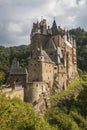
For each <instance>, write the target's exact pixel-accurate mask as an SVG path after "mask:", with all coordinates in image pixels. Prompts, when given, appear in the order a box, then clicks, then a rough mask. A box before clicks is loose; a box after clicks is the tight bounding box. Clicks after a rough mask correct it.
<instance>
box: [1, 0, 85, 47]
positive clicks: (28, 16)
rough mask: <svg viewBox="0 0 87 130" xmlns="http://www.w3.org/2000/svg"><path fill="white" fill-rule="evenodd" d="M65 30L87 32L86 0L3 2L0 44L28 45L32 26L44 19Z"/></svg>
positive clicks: (12, 0)
mask: <svg viewBox="0 0 87 130" xmlns="http://www.w3.org/2000/svg"><path fill="white" fill-rule="evenodd" d="M42 16H43V18H46V19H47V23H48V24H50V26H51V25H52V22H53V18H54V17H55V19H56V22H57V25H60V26H62V27H63V28H64V27H65V28H74V27H79V26H80V27H81V28H84V29H85V30H87V0H0V45H4V46H15V45H16V46H18V45H21V44H27V45H28V44H29V43H30V41H29V35H30V32H31V28H32V23H33V22H36V21H37V19H38V20H39V21H40V20H41V17H42Z"/></svg>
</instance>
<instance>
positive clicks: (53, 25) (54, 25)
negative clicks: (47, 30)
mask: <svg viewBox="0 0 87 130" xmlns="http://www.w3.org/2000/svg"><path fill="white" fill-rule="evenodd" d="M52 34H53V35H57V34H58V30H57V24H56V21H55V17H54V21H53V24H52Z"/></svg>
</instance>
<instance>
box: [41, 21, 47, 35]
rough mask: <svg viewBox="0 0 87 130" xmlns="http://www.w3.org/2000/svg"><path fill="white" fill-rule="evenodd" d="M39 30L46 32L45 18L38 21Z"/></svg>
mask: <svg viewBox="0 0 87 130" xmlns="http://www.w3.org/2000/svg"><path fill="white" fill-rule="evenodd" d="M40 30H41V34H45V35H46V34H47V24H46V19H43V20H41V22H40Z"/></svg>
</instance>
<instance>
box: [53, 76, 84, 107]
mask: <svg viewBox="0 0 87 130" xmlns="http://www.w3.org/2000/svg"><path fill="white" fill-rule="evenodd" d="M81 90H82V79H81V78H76V79H74V81H73V82H72V83H71V85H70V86H68V87H67V89H66V90H64V91H62V92H60V93H59V94H55V95H53V96H52V97H51V104H52V106H54V105H56V104H57V103H58V101H60V100H62V99H64V98H66V97H68V98H69V97H71V96H74V94H75V93H78V92H80V91H81Z"/></svg>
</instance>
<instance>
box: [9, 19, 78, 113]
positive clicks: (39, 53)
mask: <svg viewBox="0 0 87 130" xmlns="http://www.w3.org/2000/svg"><path fill="white" fill-rule="evenodd" d="M30 37H31V44H30V48H31V55H30V57H29V58H28V68H27V71H26V70H21V69H20V68H19V66H16V69H17V72H16V71H15V72H14V71H12V70H14V67H13V69H11V71H10V77H11V78H12V76H13V78H12V80H11V81H12V82H13V80H14V79H15V77H16V76H18V77H21V78H22V80H23V85H24V101H26V102H29V103H32V105H33V106H34V108H35V109H36V110H37V111H38V112H41V111H45V110H46V109H47V108H49V107H50V96H51V95H53V94H55V93H59V92H61V91H63V90H65V89H66V88H67V86H68V85H69V84H70V83H71V81H72V80H73V79H74V78H75V77H76V76H77V75H78V73H77V59H76V41H75V40H74V39H73V38H72V36H71V35H70V34H69V31H65V30H63V29H62V28H61V27H60V26H58V27H57V24H56V21H55V20H54V21H53V24H52V27H50V26H48V27H47V23H46V19H42V20H41V22H37V23H33V28H32V31H31V36H30ZM16 69H15V70H16ZM18 70H20V71H18ZM12 72H13V73H12ZM18 72H19V74H18ZM17 74H18V75H17ZM14 76H15V77H14Z"/></svg>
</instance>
